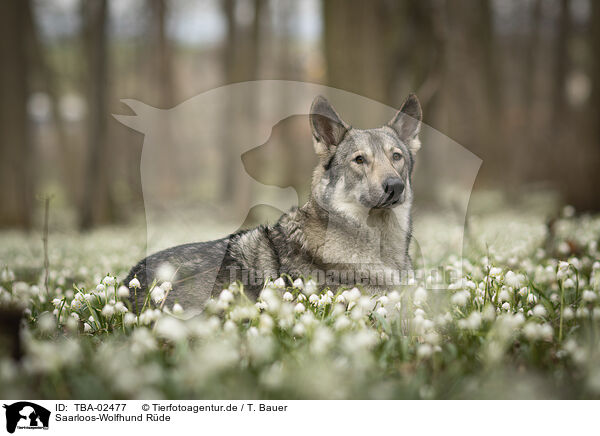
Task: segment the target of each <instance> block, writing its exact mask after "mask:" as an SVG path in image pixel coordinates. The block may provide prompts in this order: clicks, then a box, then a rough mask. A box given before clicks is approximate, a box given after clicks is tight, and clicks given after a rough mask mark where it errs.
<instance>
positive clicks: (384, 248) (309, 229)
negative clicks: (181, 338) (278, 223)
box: [291, 196, 410, 264]
mask: <svg viewBox="0 0 600 436" xmlns="http://www.w3.org/2000/svg"><path fill="white" fill-rule="evenodd" d="M398 208H400V209H399V210H392V209H372V210H370V211H368V212H367V213H366V214H364V216H363V215H361V216H347V214H345V213H343V212H341V211H328V210H326V209H325V208H323V207H322V206H321V205H320V204H319V202H318V201H317V200H315V199H314V198H313V197H312V196H311V198H310V199H309V201H308V202H307V203H306V204H305V205H304V206H302V208H300V209H299V210H298V211H297V213H296V214H294V217H291V218H292V219H293V221H294V222H295V225H294V227H295V229H297V230H299V231H300V233H296V234H297V235H298V237H299V239H301V243H302V245H305V246H306V247H307V248H309V251H311V252H315V253H319V257H320V258H321V259H322V260H323V261H324V262H325V263H356V262H357V261H358V260H360V261H365V263H378V262H382V261H383V260H382V258H383V257H385V259H386V260H385V261H386V262H387V261H388V260H389V261H390V263H392V264H394V263H397V261H398V259H400V258H402V257H403V256H404V255H405V253H406V249H407V246H408V243H409V239H410V236H409V235H410V204H406V205H400V206H398ZM293 233H295V232H292V234H293ZM300 235H301V236H300ZM299 242H300V241H299Z"/></svg>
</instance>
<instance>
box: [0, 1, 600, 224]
mask: <svg viewBox="0 0 600 436" xmlns="http://www.w3.org/2000/svg"><path fill="white" fill-rule="evenodd" d="M0 32H1V34H0V59H1V62H2V68H0V90H1V91H0V138H1V144H0V146H1V148H0V228H22V229H32V228H39V226H40V222H41V220H42V218H41V217H42V213H41V210H42V209H43V202H42V201H41V199H42V198H43V197H45V196H48V195H50V196H52V202H51V204H52V206H51V207H52V214H53V215H52V216H53V220H55V221H60V222H63V223H66V224H65V225H67V226H70V227H72V228H77V229H81V230H87V229H91V228H94V227H97V226H102V225H108V224H121V223H129V222H132V221H135V220H136V219H137V218H138V217H140V216H142V217H143V205H144V204H143V197H142V189H141V183H140V158H141V151H142V144H143V141H144V137H143V135H141V134H140V133H137V132H135V131H133V130H132V129H129V128H128V127H126V126H124V125H123V124H120V123H119V122H118V121H116V120H115V119H114V118H113V117H112V116H111V114H131V113H132V112H131V110H130V109H129V108H127V107H126V106H125V105H124V104H123V103H121V102H120V99H122V98H132V99H137V100H140V101H143V102H144V103H146V104H148V105H151V106H154V107H157V108H162V109H168V108H171V107H174V106H176V105H178V104H180V103H182V102H183V101H185V100H187V99H189V98H192V97H194V96H196V95H198V94H200V93H202V92H205V91H207V90H210V89H214V88H216V87H220V86H224V85H228V84H232V83H236V82H243V81H251V80H260V79H283V80H296V81H305V82H312V83H317V84H323V85H327V86H330V87H335V88H340V89H343V90H346V91H350V92H353V93H356V94H359V95H362V96H365V97H367V98H370V99H373V100H376V101H379V102H381V103H384V104H386V105H389V106H393V107H399V106H400V104H401V103H402V101H403V99H404V98H405V97H406V95H407V94H408V93H409V92H415V93H417V95H418V96H419V98H420V100H421V102H422V104H423V107H424V114H425V119H424V121H425V123H427V124H428V125H429V126H431V127H433V128H434V129H436V130H438V131H439V132H441V133H443V134H445V135H447V136H448V137H450V138H451V139H453V140H454V141H456V142H458V143H459V144H461V145H462V146H464V147H465V148H467V149H468V150H470V151H471V152H473V153H474V154H476V155H477V156H479V157H480V158H481V159H482V161H483V165H482V167H481V169H480V171H479V175H478V177H477V181H476V184H475V190H476V192H483V191H494V192H499V193H500V194H499V195H500V196H501V197H502V198H504V199H505V200H507V201H508V202H509V203H510V202H512V201H513V200H514V201H518V200H520V199H522V198H523V197H524V196H529V195H535V194H537V193H550V194H551V196H552V197H553V198H555V199H557V202H559V203H564V204H571V205H573V206H575V208H576V209H577V210H580V211H585V210H590V211H594V210H598V209H600V196H599V195H598V194H597V187H598V186H599V184H600V123H599V121H600V56H599V54H600V3H599V2H596V1H591V0H520V1H518V0H497V1H494V0H478V1H470V0H453V1H450V0H421V1H389V0H382V1H373V2H364V1H359V0H345V1H342V0H339V1H338V0H302V1H291V0H285V1H274V0H222V1H219V0H198V1H192V0H178V1H174V0H87V1H85V0H81V1H77V0H52V1H49V0H5V1H2V2H1V3H0ZM270 98H281V99H282V104H285V101H283V100H284V99H285V98H289V97H288V96H285V95H281V96H271V97H270ZM248 112H250V113H251V112H252V111H251V110H249V111H248ZM289 126H290V127H289V129H287V130H286V131H285V132H284V133H283V134H281V135H279V136H278V137H277V138H275V140H278V141H280V142H281V143H282V144H287V146H288V147H290V145H289V144H290V141H299V142H302V141H306V140H309V139H310V132H309V131H308V126H307V125H306V124H305V120H304V119H303V120H301V121H298V122H296V121H294V120H293V119H292V120H289ZM365 127H366V126H365ZM223 131H224V141H225V140H227V141H231V140H232V139H231V137H230V136H229V137H228V135H231V134H233V135H235V129H232V128H231V126H223ZM215 147H218V144H215ZM277 148H278V147H275V149H277ZM280 148H282V149H283V151H282V152H281V157H280V158H279V159H278V158H276V157H277V154H276V153H277V152H275V155H273V154H272V155H271V156H270V161H269V162H276V163H281V162H284V163H285V162H287V164H286V165H282V164H280V165H275V164H269V165H264V163H263V161H262V159H260V158H259V157H252V156H251V155H248V156H245V157H244V159H245V164H247V163H248V162H249V164H251V162H252V161H253V160H254V161H255V164H256V165H257V166H261V165H262V167H264V168H266V169H264V171H266V172H267V173H269V172H270V171H273V172H274V173H275V172H279V176H278V177H279V179H277V177H275V178H276V179H277V180H279V183H281V184H282V185H283V186H286V185H294V184H295V183H296V182H295V181H298V180H305V179H306V175H307V174H310V171H311V167H312V165H313V164H314V158H313V157H312V156H310V155H309V154H307V153H298V154H295V153H293V152H289V150H288V151H287V152H286V151H285V146H284V147H280ZM292 149H294V148H293V147H292ZM424 150H425V147H424ZM273 156H275V158H274V157H273ZM205 158H206V159H207V160H208V161H209V163H210V164H211V165H212V166H214V167H215V168H220V169H221V171H217V172H216V174H217V175H216V176H215V177H214V180H213V182H214V183H212V184H210V185H206V186H205V192H204V193H203V195H206V197H207V198H215V197H220V198H231V199H232V202H233V203H234V204H237V205H239V206H238V207H239V208H240V210H244V211H247V210H248V209H247V208H246V207H247V204H246V203H245V201H246V200H245V198H247V196H248V195H250V194H249V193H247V192H245V191H244V190H243V189H237V188H236V184H235V180H234V179H232V178H231V177H228V175H229V172H228V171H227V169H228V167H229V163H230V162H231V159H240V156H239V155H236V154H235V153H233V154H232V155H231V156H225V158H223V153H221V154H219V153H214V154H207V155H206V156H205ZM246 161H247V162H246ZM282 168H283V170H282ZM219 175H220V176H219ZM160 177H161V179H162V180H164V184H165V195H169V171H164V172H163V173H162V174H161V175H160ZM219 177H220V178H219ZM281 177H284V178H286V177H287V179H286V180H284V181H283V182H281V180H280V178H281ZM267 178H268V177H267ZM300 194H301V197H302V193H300ZM249 220H250V221H251V218H249Z"/></svg>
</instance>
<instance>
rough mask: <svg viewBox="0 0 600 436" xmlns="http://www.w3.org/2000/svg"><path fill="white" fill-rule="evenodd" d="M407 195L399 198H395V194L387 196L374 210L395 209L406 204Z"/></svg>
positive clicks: (401, 195)
mask: <svg viewBox="0 0 600 436" xmlns="http://www.w3.org/2000/svg"><path fill="white" fill-rule="evenodd" d="M405 194H406V193H405V192H403V193H402V194H400V196H399V197H395V196H394V195H393V194H389V195H388V194H385V195H384V196H383V197H382V198H381V199H380V200H379V202H378V203H377V204H376V205H375V206H374V207H373V209H393V208H394V207H396V206H398V205H400V204H402V203H404V198H405Z"/></svg>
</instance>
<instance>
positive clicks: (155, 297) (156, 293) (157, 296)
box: [150, 286, 166, 303]
mask: <svg viewBox="0 0 600 436" xmlns="http://www.w3.org/2000/svg"><path fill="white" fill-rule="evenodd" d="M165 296H166V294H165V291H164V289H163V288H161V287H160V286H155V287H154V288H152V291H151V292H150V298H152V301H154V302H155V303H160V302H161V301H163V300H164V299H165Z"/></svg>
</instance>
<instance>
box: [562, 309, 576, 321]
mask: <svg viewBox="0 0 600 436" xmlns="http://www.w3.org/2000/svg"><path fill="white" fill-rule="evenodd" d="M574 316H575V313H574V312H573V309H571V308H570V307H565V308H564V310H563V319H564V320H565V321H570V320H572V319H573V317H574Z"/></svg>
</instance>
